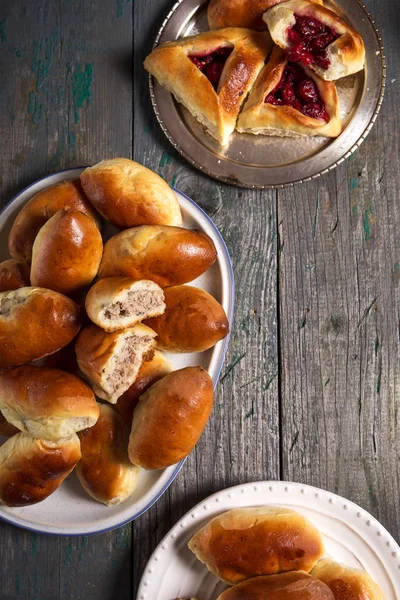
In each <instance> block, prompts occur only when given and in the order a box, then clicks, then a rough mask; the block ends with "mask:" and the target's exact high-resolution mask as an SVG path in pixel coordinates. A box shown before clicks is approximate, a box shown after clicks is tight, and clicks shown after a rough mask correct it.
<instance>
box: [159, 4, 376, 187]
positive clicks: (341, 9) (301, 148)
mask: <svg viewBox="0 0 400 600" xmlns="http://www.w3.org/2000/svg"><path fill="white" fill-rule="evenodd" d="M207 4H208V0H179V1H178V2H177V3H176V4H175V6H174V7H173V8H172V10H171V12H170V13H169V14H168V16H167V17H166V19H165V21H164V23H163V24H162V26H161V29H160V31H159V32H158V35H157V38H156V40H155V44H154V46H157V45H159V44H161V43H163V42H166V41H170V40H176V39H178V38H180V37H184V36H187V35H194V34H196V33H201V32H203V31H207V30H208V25H207V14H206V13H207ZM325 5H326V6H327V7H328V8H331V9H333V10H335V12H337V13H338V14H339V15H340V16H341V17H342V18H343V19H344V20H346V21H348V22H349V23H351V24H352V25H353V26H354V27H355V29H357V31H358V32H359V33H360V35H361V36H362V38H363V40H364V44H365V49H366V67H365V69H364V71H362V72H360V73H357V74H356V75H352V76H350V77H346V78H344V79H342V80H339V81H338V82H336V83H337V88H338V94H339V99H340V105H341V111H342V117H343V122H344V130H343V133H342V134H341V135H340V136H339V137H338V138H336V139H334V140H331V139H327V138H322V137H309V138H308V137H302V138H279V137H273V136H262V135H257V136H256V135H252V134H244V133H237V132H234V133H233V134H232V137H231V142H230V144H229V146H227V147H225V148H221V146H219V144H218V142H217V141H216V140H214V139H213V138H212V137H211V136H209V135H208V134H207V133H206V132H205V130H204V128H203V127H202V126H201V125H200V124H199V123H198V122H197V121H196V119H194V117H192V116H191V114H190V113H189V112H188V111H187V110H186V109H185V108H184V107H183V106H182V105H180V104H178V103H177V102H176V101H175V100H174V98H173V96H172V95H171V94H170V93H169V92H167V91H166V90H165V89H164V88H163V87H162V86H161V85H159V83H158V82H157V81H155V80H154V78H153V77H151V76H150V96H151V101H152V104H153V108H154V112H155V114H156V117H157V119H158V122H159V123H160V125H161V128H162V130H163V131H164V133H165V135H166V136H167V138H168V139H169V141H170V142H171V144H172V145H173V146H174V147H175V148H176V150H177V151H178V152H180V154H182V156H183V157H184V158H185V159H186V160H187V161H188V162H190V163H191V164H192V165H193V166H195V167H196V168H198V169H200V170H201V171H203V172H204V173H207V175H210V176H211V177H214V178H215V179H219V180H220V181H224V182H226V183H230V184H232V185H236V186H239V187H246V188H279V187H285V186H289V185H294V184H295V183H302V182H304V181H308V180H310V179H313V178H315V177H319V176H320V175H323V174H324V173H327V172H328V171H330V170H331V169H334V168H335V167H336V166H337V165H338V164H340V163H341V162H342V161H343V160H345V159H346V158H348V157H349V156H350V155H351V154H352V153H353V152H354V151H355V150H356V149H357V148H358V147H359V146H360V144H361V143H362V142H363V141H364V139H365V138H366V136H367V134H368V133H369V131H370V130H371V127H372V125H373V124H374V122H375V119H376V117H377V115H378V112H379V109H380V107H381V104H382V99H383V94H384V88H385V78H386V66H385V56H384V51H383V47H382V42H381V39H380V37H379V33H378V31H377V29H376V27H375V24H374V22H373V20H372V18H371V16H370V14H369V13H368V12H367V9H366V8H365V6H364V5H363V4H361V2H359V0H339V2H333V1H332V0H328V1H327V2H325Z"/></svg>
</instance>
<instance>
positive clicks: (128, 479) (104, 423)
mask: <svg viewBox="0 0 400 600" xmlns="http://www.w3.org/2000/svg"><path fill="white" fill-rule="evenodd" d="M79 439H80V441H81V451H82V458H81V460H80V461H79V463H78V465H77V467H76V474H77V475H78V477H79V481H80V482H81V484H82V486H83V488H84V489H85V490H86V491H87V493H88V494H89V495H90V496H91V497H92V498H94V499H95V500H97V501H98V502H103V503H104V504H107V505H108V506H115V505H117V504H120V503H121V502H123V501H124V500H126V499H127V498H128V497H129V496H130V495H131V494H132V492H133V491H134V489H135V487H136V482H137V478H138V475H139V469H138V468H137V467H135V466H134V465H132V463H131V462H130V461H129V457H128V441H129V429H128V427H127V426H126V424H125V423H124V421H123V419H122V417H121V416H120V415H119V414H118V413H117V412H116V411H115V410H114V409H113V408H112V407H111V406H107V405H105V404H101V405H100V417H99V419H98V421H97V423H96V425H94V427H91V428H90V429H85V430H84V431H81V433H80V434H79Z"/></svg>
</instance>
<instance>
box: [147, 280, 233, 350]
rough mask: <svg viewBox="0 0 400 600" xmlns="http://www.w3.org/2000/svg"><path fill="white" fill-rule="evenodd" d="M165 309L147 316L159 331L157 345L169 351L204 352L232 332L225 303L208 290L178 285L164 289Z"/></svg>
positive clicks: (151, 324)
mask: <svg viewBox="0 0 400 600" xmlns="http://www.w3.org/2000/svg"><path fill="white" fill-rule="evenodd" d="M164 294H165V305H166V308H165V312H164V314H162V315H161V316H159V317H154V318H152V319H147V320H146V325H148V326H149V327H151V328H152V329H154V331H155V332H156V334H157V339H156V345H157V348H159V349H160V350H166V351H167V352H201V351H203V350H207V349H208V348H211V347H212V346H215V344H216V343H217V342H219V340H222V339H223V338H224V337H226V336H227V335H228V333H229V323H228V319H227V318H226V314H225V311H224V309H223V308H222V306H221V305H220V303H219V302H217V300H216V299H215V298H213V296H211V295H210V294H209V293H208V292H206V291H205V290H202V289H200V288H196V287H192V286H190V285H177V286H174V287H169V288H166V289H165V290H164Z"/></svg>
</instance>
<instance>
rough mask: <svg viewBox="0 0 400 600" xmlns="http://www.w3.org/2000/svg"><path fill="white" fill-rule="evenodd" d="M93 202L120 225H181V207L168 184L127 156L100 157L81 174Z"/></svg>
mask: <svg viewBox="0 0 400 600" xmlns="http://www.w3.org/2000/svg"><path fill="white" fill-rule="evenodd" d="M81 183H82V187H83V189H84V190H85V193H86V195H87V197H88V198H89V200H90V202H91V203H92V204H93V206H94V207H95V208H96V209H97V210H98V211H99V213H100V214H101V215H103V217H105V218H106V219H108V220H109V221H111V223H112V224H113V225H115V226H116V227H118V228H119V229H127V228H128V227H134V226H135V225H180V224H181V223H182V215H181V210H180V208H179V204H178V200H177V198H176V196H175V194H174V192H173V190H172V189H171V188H170V187H169V185H168V184H167V183H166V182H165V181H164V179H162V178H161V177H160V176H159V175H157V173H154V171H150V169H147V168H146V167H144V166H143V165H140V164H139V163H137V162H134V161H133V160H129V159H128V158H111V159H109V160H102V161H101V162H99V163H98V164H97V165H94V166H93V167H88V168H87V169H85V170H84V171H83V173H82V174H81Z"/></svg>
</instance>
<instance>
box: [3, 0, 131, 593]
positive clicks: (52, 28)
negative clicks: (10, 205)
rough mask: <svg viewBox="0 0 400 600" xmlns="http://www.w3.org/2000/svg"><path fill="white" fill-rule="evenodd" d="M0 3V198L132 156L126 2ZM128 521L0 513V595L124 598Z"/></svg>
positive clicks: (128, 553) (127, 580) (128, 587)
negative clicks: (89, 525) (52, 529)
mask: <svg viewBox="0 0 400 600" xmlns="http://www.w3.org/2000/svg"><path fill="white" fill-rule="evenodd" d="M6 4H7V5H6ZM3 7H4V9H5V11H6V12H5V13H4V14H1V15H0V21H1V22H2V23H3V25H2V28H1V29H0V50H1V54H0V79H1V81H2V82H3V86H2V91H3V94H2V96H1V108H2V110H1V111H0V131H1V133H2V141H3V143H2V144H1V146H0V156H1V160H0V181H1V202H2V203H6V202H8V201H9V200H10V199H11V197H12V195H13V194H15V193H16V192H18V191H19V190H20V189H22V188H23V187H24V186H26V185H28V184H29V183H31V182H32V181H34V180H35V179H37V178H38V177H41V176H43V175H46V174H48V173H51V172H53V171H56V170H59V169H63V168H68V167H72V166H78V165H84V164H88V163H93V162H95V161H98V160H100V159H102V158H104V157H107V156H108V157H111V156H119V155H122V156H127V157H129V156H131V153H132V76H131V69H130V65H131V55H132V6H131V5H127V3H126V2H124V1H122V0H120V1H118V2H117V1H115V2H112V3H111V2H105V3H100V4H99V3H94V2H70V1H68V0H62V1H60V2H57V3H54V2H48V1H45V0H41V1H38V2H9V3H3V4H2V5H1V9H3ZM4 82H7V85H4ZM131 530H132V527H131V526H130V525H128V526H127V527H124V528H122V529H120V530H118V531H116V532H114V533H108V534H105V535H100V536H95V537H90V538H83V537H81V538H55V537H46V536H43V535H35V534H34V533H29V532H23V531H20V530H18V529H17V528H15V527H12V526H10V525H7V524H5V523H0V540H1V541H0V561H1V569H0V598H1V599H3V598H4V599H5V598H7V599H11V598H12V599H14V598H18V599H29V600H50V599H51V600H54V599H55V598H60V599H63V600H67V599H70V598H75V599H79V598H84V599H88V600H90V599H97V598H99V597H100V598H103V599H104V600H112V599H114V598H115V590H116V589H118V597H119V598H120V600H125V599H127V598H131V595H132V575H131V569H130V563H131V553H132V544H131Z"/></svg>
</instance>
